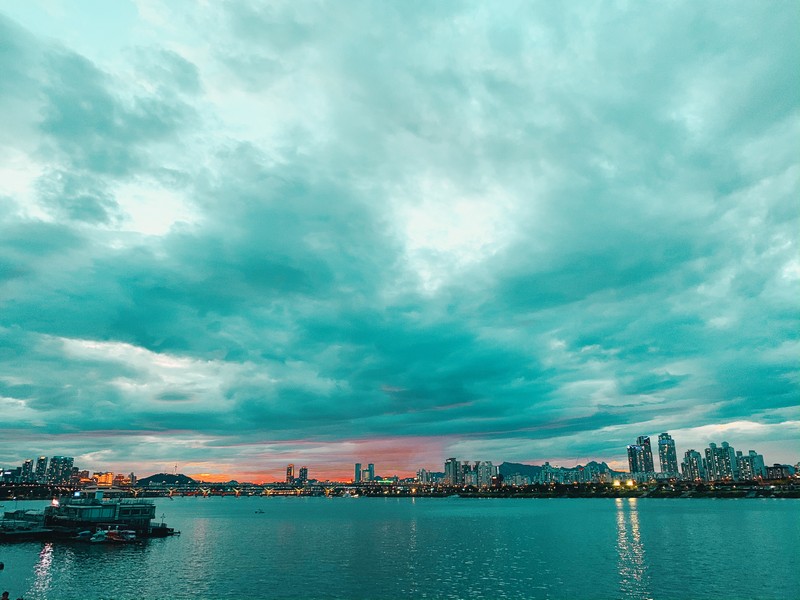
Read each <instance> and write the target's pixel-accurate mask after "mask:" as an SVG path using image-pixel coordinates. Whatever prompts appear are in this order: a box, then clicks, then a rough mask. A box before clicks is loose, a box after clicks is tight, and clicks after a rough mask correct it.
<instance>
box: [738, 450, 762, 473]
mask: <svg viewBox="0 0 800 600" xmlns="http://www.w3.org/2000/svg"><path fill="white" fill-rule="evenodd" d="M736 466H737V467H738V468H739V479H744V480H752V479H763V478H764V477H766V476H767V469H766V467H765V466H764V457H763V456H762V455H760V454H757V453H756V451H755V450H750V452H749V453H748V454H747V456H744V455H743V454H742V452H741V451H737V452H736Z"/></svg>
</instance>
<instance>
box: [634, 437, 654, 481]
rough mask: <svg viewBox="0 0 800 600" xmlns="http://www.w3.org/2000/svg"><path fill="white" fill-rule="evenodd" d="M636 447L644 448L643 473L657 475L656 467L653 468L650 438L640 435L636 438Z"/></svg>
mask: <svg viewBox="0 0 800 600" xmlns="http://www.w3.org/2000/svg"><path fill="white" fill-rule="evenodd" d="M636 445H637V446H641V447H642V460H643V463H644V464H643V466H644V469H643V471H644V472H645V473H655V470H656V469H655V466H653V449H652V448H651V447H650V438H649V437H648V436H646V435H640V436H639V437H638V438H636Z"/></svg>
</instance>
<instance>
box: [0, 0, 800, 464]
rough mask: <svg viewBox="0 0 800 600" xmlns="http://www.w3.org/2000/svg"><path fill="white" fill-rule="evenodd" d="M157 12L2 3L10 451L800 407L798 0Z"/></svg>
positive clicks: (765, 413)
mask: <svg viewBox="0 0 800 600" xmlns="http://www.w3.org/2000/svg"><path fill="white" fill-rule="evenodd" d="M162 9H163V10H162V11H161V12H160V13H159V14H160V18H155V17H154V16H153V15H152V14H149V13H147V11H146V10H144V9H142V11H140V12H139V13H138V15H137V16H136V19H138V21H136V24H137V25H140V26H141V27H136V28H132V29H130V31H129V32H128V34H129V35H130V36H131V39H126V40H120V41H119V42H118V46H119V47H118V48H117V50H116V51H113V48H114V46H113V44H112V45H110V41H109V39H107V38H106V37H104V38H102V39H101V38H99V37H98V38H97V39H93V38H92V35H91V31H90V30H89V29H86V30H83V31H84V33H85V39H82V40H80V41H76V39H75V38H70V37H69V35H67V34H66V33H65V34H63V36H62V37H58V36H56V37H55V38H54V37H53V36H52V34H50V33H47V31H48V30H47V28H46V27H45V24H44V21H41V22H40V24H39V25H37V22H36V20H34V19H31V18H30V17H29V16H27V13H26V12H25V10H24V9H23V8H21V7H10V8H7V9H5V10H6V13H7V16H0V40H3V41H2V43H0V69H2V71H3V72H4V74H6V75H7V76H4V77H3V78H2V80H0V108H2V110H3V111H4V113H5V114H9V115H11V116H12V124H11V126H10V127H11V129H9V130H8V131H6V132H0V159H1V162H2V165H4V167H3V168H4V170H3V176H2V178H0V179H2V181H3V183H2V184H0V208H2V214H1V215H0V337H2V340H3V346H2V350H0V401H2V402H4V403H5V406H6V409H7V412H8V417H7V418H6V419H4V428H5V429H7V430H8V431H9V432H14V433H15V435H22V433H23V432H33V433H32V434H31V436H30V437H29V438H26V439H27V440H28V441H27V442H26V443H29V444H32V445H31V448H30V450H25V451H26V452H28V453H36V452H40V451H50V452H53V453H56V452H61V451H62V448H61V446H59V444H60V443H63V444H64V445H65V447H66V448H67V449H69V448H73V449H74V450H73V451H76V452H77V450H80V451H82V452H86V453H91V452H94V451H95V450H97V449H98V448H102V447H104V445H108V443H109V439H110V436H116V437H115V438H114V439H116V440H118V443H119V444H120V446H119V447H115V449H114V453H115V455H116V456H117V460H119V457H122V456H124V454H125V452H129V453H130V454H135V453H136V452H138V451H141V452H143V453H147V455H148V456H149V457H151V456H152V453H151V452H150V451H149V450H148V451H147V452H145V451H144V450H143V449H142V448H141V445H142V443H143V442H142V438H141V435H144V434H147V435H152V436H157V437H158V439H159V440H161V441H160V443H161V444H163V446H161V447H160V450H161V451H164V452H165V453H170V452H172V453H174V454H175V455H176V456H177V455H180V454H181V452H185V455H184V456H186V457H187V458H188V457H192V458H197V457H198V456H200V455H202V452H201V451H199V450H197V448H192V449H191V450H190V449H187V448H186V447H185V446H178V445H175V446H170V441H169V439H170V438H169V435H171V432H176V431H179V432H181V434H180V435H181V436H188V437H189V438H191V437H192V436H195V437H196V438H197V439H203V440H206V442H204V443H208V444H217V445H224V444H230V445H231V446H235V445H237V444H242V445H247V444H257V443H261V442H263V441H264V440H279V441H280V440H284V441H290V440H313V441H315V442H320V443H329V444H335V443H338V442H341V441H342V440H358V441H363V442H365V443H367V442H369V440H374V439H386V438H390V437H396V438H398V439H401V440H402V439H409V440H410V439H412V438H414V437H415V436H422V437H426V438H436V439H440V440H442V442H441V443H442V445H443V446H444V447H448V444H450V445H455V444H457V443H459V441H461V440H466V441H467V442H468V443H469V444H472V446H470V447H474V448H477V449H480V448H487V449H490V448H493V447H494V446H492V444H494V443H496V442H498V443H499V442H502V441H505V442H506V443H507V444H508V445H506V446H504V447H505V448H509V450H508V452H512V453H516V454H514V456H511V455H503V456H490V457H487V458H489V459H493V460H503V459H508V460H518V461H519V460H534V459H541V460H547V459H548V458H550V457H559V456H560V457H564V456H578V455H583V456H585V455H588V454H590V453H591V454H592V456H593V457H596V458H598V459H614V458H615V457H618V456H619V455H621V454H622V448H623V447H624V445H625V444H626V443H630V440H632V439H634V438H635V437H636V435H640V434H654V433H657V431H656V430H659V431H665V430H686V431H688V430H691V429H692V428H697V427H702V426H706V425H708V426H717V425H719V426H722V425H725V424H729V423H734V422H753V423H756V424H763V425H765V426H775V427H791V424H792V423H794V422H796V421H798V420H799V419H798V418H799V417H800V413H798V411H797V408H796V407H797V397H798V383H799V382H798V373H797V365H796V356H797V354H796V350H797V349H798V336H797V322H798V321H797V317H798V310H797V303H796V297H797V295H798V294H797V293H798V281H800V263H798V259H797V257H798V254H797V231H798V225H799V224H800V223H798V221H799V220H800V219H798V217H799V216H800V215H798V207H797V202H796V196H797V190H798V179H800V167H798V163H797V155H796V141H797V136H798V134H800V89H799V88H798V87H797V86H796V85H791V84H792V82H793V81H794V80H795V79H796V76H795V74H796V73H797V68H798V66H800V65H798V57H800V35H798V32H797V31H796V27H793V24H794V23H796V22H797V17H798V16H799V15H798V9H797V6H796V5H795V4H793V3H772V4H771V5H770V6H768V7H767V6H760V5H752V6H737V7H733V8H732V7H730V6H725V5H722V4H716V3H711V4H706V5H702V6H695V5H692V4H688V3H687V4H668V5H659V6H655V5H632V6H630V7H627V8H620V7H615V8H612V7H608V6H604V5H594V6H588V5H587V6H574V7H572V6H557V5H546V4H538V5H537V4H534V5H529V4H528V3H507V4H503V6H502V7H494V8H493V10H491V11H489V10H488V9H486V8H485V7H483V6H481V5H480V4H474V3H441V4H437V5H436V6H433V7H432V6H427V5H422V4H416V3H403V4H402V5H396V6H394V5H393V6H383V5H376V4H373V3H357V4H356V5H353V6H351V7H349V8H348V10H347V11H345V10H342V8H341V7H339V6H337V5H336V4H327V3H323V4H322V5H320V6H319V7H318V9H315V10H314V11H309V10H306V9H304V7H302V6H298V5H296V4H292V3H285V4H280V3H279V4H272V5H270V6H269V7H266V6H262V5H258V4H249V3H220V4H214V5H210V6H206V7H202V9H201V8H198V9H197V10H196V11H194V12H193V13H192V14H191V16H189V17H186V18H185V19H176V18H171V17H172V16H174V15H171V11H174V10H177V9H175V8H174V7H172V8H171V7H170V6H169V5H165V6H163V7H162ZM107 16H110V17H113V15H107ZM127 18H128V17H126V19H127ZM126 22H127V21H126ZM68 29H69V28H65V31H67V30H68ZM125 31H128V29H127V28H126V29H125ZM147 31H151V33H144V32H147ZM137 32H138V33H137ZM110 49H111V50H110ZM156 225H158V226H156ZM787 424H788V425H787ZM775 431H777V429H776V430H775ZM780 431H786V430H785V429H781V430H780ZM109 432H115V433H109ZM79 434H81V435H84V439H85V440H86V441H85V448H83V449H81V448H80V445H79V443H78V442H75V441H74V440H72V438H70V437H69V436H72V435H79ZM9 435H11V434H9ZM781 435H784V434H781ZM34 436H38V438H37V439H41V440H46V444H47V446H48V448H41V449H39V447H38V446H36V447H34V446H35V440H34ZM159 436H160V437H159ZM6 437H7V438H8V437H9V436H6ZM181 439H184V438H181ZM762 439H763V443H765V444H767V443H770V444H772V445H771V446H769V448H770V450H771V451H773V452H776V453H782V454H779V455H776V456H775V457H774V459H775V460H778V458H779V457H783V458H781V460H789V459H790V458H791V456H792V454H791V453H792V452H793V451H794V450H793V448H792V446H791V444H790V442H789V441H788V440H784V439H782V438H781V439H777V441H776V440H771V439H769V434H765V435H764V437H763V438H762ZM151 441H152V440H151ZM708 441H712V440H708ZM718 441H719V440H718ZM730 441H731V442H732V443H734V444H735V440H733V439H731V440H730ZM756 442H757V440H756ZM512 443H514V444H515V447H514V448H513V449H512V446H511V445H510V444H512ZM678 443H679V445H680V444H681V443H682V442H681V440H680V439H679V440H678ZM688 443H689V442H688V441H687V444H688ZM692 443H696V442H692ZM481 444H483V446H482V445H481ZM201 445H202V444H201ZM20 451H22V450H19V448H18V445H13V444H11V442H9V443H8V444H7V445H5V446H4V445H2V444H0V459H2V460H6V461H14V460H19V458H20V456H19V454H18V453H19V452H20ZM487 451H489V450H487ZM439 458H444V457H438V458H436V460H438V459H439ZM475 458H480V457H475ZM768 458H770V457H769V456H768ZM254 460H255V459H254ZM415 466H418V465H397V468H398V469H409V470H411V469H413V468H414V467H415ZM256 467H257V465H256V464H255V463H254V464H253V465H252V468H256Z"/></svg>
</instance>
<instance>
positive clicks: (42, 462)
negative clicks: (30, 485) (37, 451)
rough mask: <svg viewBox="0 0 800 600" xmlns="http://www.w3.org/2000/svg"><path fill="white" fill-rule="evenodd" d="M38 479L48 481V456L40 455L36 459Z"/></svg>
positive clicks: (43, 481)
mask: <svg viewBox="0 0 800 600" xmlns="http://www.w3.org/2000/svg"><path fill="white" fill-rule="evenodd" d="M36 481H37V482H38V483H47V457H46V456H40V457H39V458H37V459H36Z"/></svg>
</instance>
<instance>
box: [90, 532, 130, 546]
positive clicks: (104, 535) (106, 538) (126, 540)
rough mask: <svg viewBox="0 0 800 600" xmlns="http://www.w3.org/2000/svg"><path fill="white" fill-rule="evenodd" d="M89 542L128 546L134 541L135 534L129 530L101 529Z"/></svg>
mask: <svg viewBox="0 0 800 600" xmlns="http://www.w3.org/2000/svg"><path fill="white" fill-rule="evenodd" d="M89 541H90V542H93V543H95V544H108V543H112V544H130V543H131V542H135V541H136V532H135V531H131V530H129V529H101V530H99V531H96V532H95V533H94V535H93V536H92V537H90V538H89Z"/></svg>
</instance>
